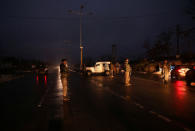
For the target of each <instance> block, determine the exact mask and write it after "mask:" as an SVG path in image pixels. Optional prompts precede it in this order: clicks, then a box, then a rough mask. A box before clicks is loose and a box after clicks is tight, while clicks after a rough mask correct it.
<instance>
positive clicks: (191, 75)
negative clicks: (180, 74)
mask: <svg viewBox="0 0 195 131" xmlns="http://www.w3.org/2000/svg"><path fill="white" fill-rule="evenodd" d="M185 80H186V83H187V85H189V86H190V85H191V83H192V82H195V66H193V68H191V69H190V70H188V71H187V73H186V77H185Z"/></svg>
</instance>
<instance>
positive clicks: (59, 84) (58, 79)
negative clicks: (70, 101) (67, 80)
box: [57, 67, 63, 89]
mask: <svg viewBox="0 0 195 131" xmlns="http://www.w3.org/2000/svg"><path fill="white" fill-rule="evenodd" d="M57 75H58V76H57V88H59V89H62V88H63V87H62V83H61V78H60V67H58V73H57Z"/></svg>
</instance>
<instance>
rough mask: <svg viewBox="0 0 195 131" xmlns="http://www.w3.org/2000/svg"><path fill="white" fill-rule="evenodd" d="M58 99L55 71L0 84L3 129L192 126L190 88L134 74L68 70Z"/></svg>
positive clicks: (194, 101)
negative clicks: (65, 95) (127, 79)
mask: <svg viewBox="0 0 195 131" xmlns="http://www.w3.org/2000/svg"><path fill="white" fill-rule="evenodd" d="M68 81H69V84H68V88H69V89H68V92H69V96H70V98H71V100H70V101H69V102H66V103H63V101H62V85H61V81H60V77H59V73H52V74H49V75H48V76H34V75H28V76H26V77H24V78H21V79H18V80H14V81H11V82H8V83H4V84H1V85H0V88H1V92H0V95H1V98H2V100H3V102H2V103H3V104H2V105H3V106H2V107H1V108H2V109H3V111H2V114H3V119H2V120H3V126H2V129H3V130H13V129H14V130H20V131H23V130H29V131H34V130H42V131H44V130H49V131H53V130H55V131H62V130H68V131H69V130H76V131H77V130H83V131H84V130H85V131H88V130H89V131H94V130H95V131H96V130H97V131H99V130H105V131H107V130H108V131H113V130H114V131H115V130H116V131H118V130H121V131H123V130H124V131H126V130H127V131H128V130H136V131H137V130H170V131H171V130H193V129H194V127H195V125H194V121H195V87H187V86H186V83H185V82H184V81H176V82H172V83H169V84H168V85H164V84H163V83H162V82H160V81H154V80H150V79H143V78H140V77H136V76H134V77H133V78H132V80H131V84H132V85H131V86H130V87H125V86H124V85H123V83H122V78H121V77H115V78H109V77H105V76H92V77H88V78H86V77H82V76H80V75H79V74H77V73H72V74H71V75H70V77H69V80H68Z"/></svg>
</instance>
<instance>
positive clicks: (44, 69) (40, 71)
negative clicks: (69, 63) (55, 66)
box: [35, 64, 48, 75]
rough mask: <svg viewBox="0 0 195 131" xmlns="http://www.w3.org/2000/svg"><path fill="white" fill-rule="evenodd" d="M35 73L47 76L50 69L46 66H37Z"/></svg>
mask: <svg viewBox="0 0 195 131" xmlns="http://www.w3.org/2000/svg"><path fill="white" fill-rule="evenodd" d="M35 73H36V74H38V75H47V74H48V67H47V66H46V65H43V64H41V65H38V66H36V69H35Z"/></svg>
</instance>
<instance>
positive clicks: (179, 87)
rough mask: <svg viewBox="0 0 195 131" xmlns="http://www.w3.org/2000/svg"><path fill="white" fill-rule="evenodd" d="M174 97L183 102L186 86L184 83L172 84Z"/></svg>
mask: <svg viewBox="0 0 195 131" xmlns="http://www.w3.org/2000/svg"><path fill="white" fill-rule="evenodd" d="M174 87H175V89H176V96H177V98H178V99H179V100H183V99H184V97H185V96H186V84H185V82H184V81H176V82H175V84H174Z"/></svg>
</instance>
